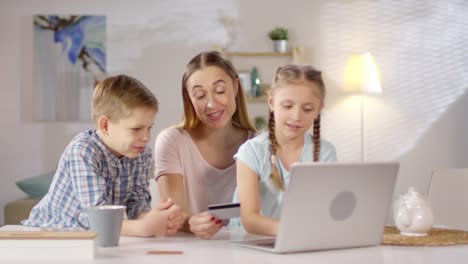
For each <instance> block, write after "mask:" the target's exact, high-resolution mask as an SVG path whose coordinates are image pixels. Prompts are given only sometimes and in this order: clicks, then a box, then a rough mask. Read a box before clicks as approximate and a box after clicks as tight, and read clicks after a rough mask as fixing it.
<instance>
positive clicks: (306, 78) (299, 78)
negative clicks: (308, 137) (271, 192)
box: [268, 64, 326, 191]
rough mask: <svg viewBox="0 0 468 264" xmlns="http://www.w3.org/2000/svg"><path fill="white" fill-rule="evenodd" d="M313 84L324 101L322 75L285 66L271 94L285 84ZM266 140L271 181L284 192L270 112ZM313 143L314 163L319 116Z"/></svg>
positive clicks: (317, 144) (271, 113)
mask: <svg viewBox="0 0 468 264" xmlns="http://www.w3.org/2000/svg"><path fill="white" fill-rule="evenodd" d="M301 82H302V83H307V82H310V83H314V84H315V85H316V87H318V88H319V94H320V98H321V102H322V104H323V101H324V100H325V94H326V90H325V84H324V83H323V79H322V73H321V72H320V71H318V70H316V69H315V68H314V67H312V66H308V65H293V64H291V65H286V66H284V67H279V68H278V69H277V70H276V74H275V77H274V78H273V82H272V86H271V93H272V94H274V92H275V90H276V89H278V88H280V87H282V86H283V85H285V84H290V83H296V84H297V83H301ZM268 139H269V141H270V144H269V146H270V153H271V159H270V162H271V175H270V177H271V179H272V181H273V183H274V185H275V187H276V188H277V189H278V190H279V191H284V183H283V179H282V178H281V176H280V174H279V171H278V168H277V167H276V165H277V164H276V151H277V149H278V142H277V141H276V135H275V114H274V112H273V111H270V115H269V118H268ZM313 141H314V153H313V154H314V161H315V162H316V161H318V160H319V155H320V114H319V115H318V116H317V118H315V120H314V126H313Z"/></svg>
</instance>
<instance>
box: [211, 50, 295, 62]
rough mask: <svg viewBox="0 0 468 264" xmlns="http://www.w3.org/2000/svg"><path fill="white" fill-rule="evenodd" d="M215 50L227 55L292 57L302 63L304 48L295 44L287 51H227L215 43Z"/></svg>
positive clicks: (293, 60)
mask: <svg viewBox="0 0 468 264" xmlns="http://www.w3.org/2000/svg"><path fill="white" fill-rule="evenodd" d="M213 50H216V51H219V52H221V53H222V54H224V56H226V57H235V56H243V57H291V59H292V62H293V63H297V64H301V63H302V57H303V50H302V47H301V46H298V45H296V46H293V47H292V48H291V49H290V50H289V51H287V52H273V51H226V50H224V48H223V47H221V46H219V45H214V46H213Z"/></svg>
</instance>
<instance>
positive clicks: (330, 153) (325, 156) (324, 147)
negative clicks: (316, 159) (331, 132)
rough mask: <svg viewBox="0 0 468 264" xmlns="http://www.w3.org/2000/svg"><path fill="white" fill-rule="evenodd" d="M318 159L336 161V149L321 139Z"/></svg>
mask: <svg viewBox="0 0 468 264" xmlns="http://www.w3.org/2000/svg"><path fill="white" fill-rule="evenodd" d="M320 161H324V162H336V161H337V157H336V149H335V147H334V146H333V145H332V144H331V143H330V142H328V141H322V143H321V148H320Z"/></svg>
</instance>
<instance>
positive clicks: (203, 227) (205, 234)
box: [189, 212, 223, 239]
mask: <svg viewBox="0 0 468 264" xmlns="http://www.w3.org/2000/svg"><path fill="white" fill-rule="evenodd" d="M189 224H190V231H191V232H192V233H194V234H195V235H196V236H197V237H199V238H203V239H210V238H211V237H212V236H214V235H215V234H216V233H217V232H218V231H219V230H220V229H221V227H222V226H223V221H221V220H219V219H216V217H214V216H212V215H211V214H209V213H208V212H203V213H200V214H196V215H192V216H191V217H190V219H189Z"/></svg>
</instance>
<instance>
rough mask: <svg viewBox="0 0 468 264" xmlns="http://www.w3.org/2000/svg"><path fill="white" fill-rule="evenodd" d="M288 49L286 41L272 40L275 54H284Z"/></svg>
mask: <svg viewBox="0 0 468 264" xmlns="http://www.w3.org/2000/svg"><path fill="white" fill-rule="evenodd" d="M287 49H288V41H287V40H286V39H282V40H273V50H274V51H276V52H286V50H287Z"/></svg>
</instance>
